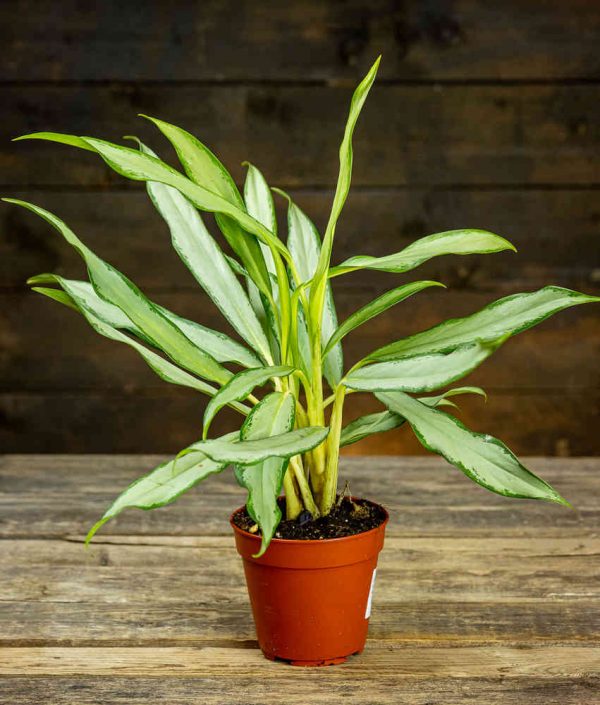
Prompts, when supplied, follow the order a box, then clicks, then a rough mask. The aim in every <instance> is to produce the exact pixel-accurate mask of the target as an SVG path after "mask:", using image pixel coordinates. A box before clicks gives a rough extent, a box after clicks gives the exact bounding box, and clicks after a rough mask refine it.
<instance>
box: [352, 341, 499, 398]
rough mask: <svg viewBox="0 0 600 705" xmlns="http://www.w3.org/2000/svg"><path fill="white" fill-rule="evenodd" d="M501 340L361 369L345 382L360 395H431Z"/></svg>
mask: <svg viewBox="0 0 600 705" xmlns="http://www.w3.org/2000/svg"><path fill="white" fill-rule="evenodd" d="M502 342H504V339H503V338H501V339H500V340H498V341H494V342H490V343H472V344H470V345H463V346H461V347H459V348H457V349H456V350H454V351H452V352H451V353H432V354H425V355H413V356H411V357H405V358H400V359H399V360H391V361H389V362H378V363H375V364H373V365H367V366H365V367H360V368H358V369H356V370H354V371H353V372H350V374H348V375H347V377H346V378H345V379H344V381H343V383H344V384H345V385H346V386H347V387H350V388H351V389H357V390H360V391H363V392H373V391H388V390H399V391H404V392H431V391H433V390H434V389H439V388H440V387H444V386H446V385H447V384H451V383H452V382H455V381H456V380H458V379H460V378H461V377H464V376H465V375H467V374H469V372H471V371H472V370H474V369H475V368H476V367H477V366H478V365H480V364H481V363H482V362H483V361H484V360H485V359H486V358H487V357H489V356H490V355H491V354H492V353H493V352H494V351H495V350H496V349H497V348H498V347H499V346H500V345H501V344H502Z"/></svg>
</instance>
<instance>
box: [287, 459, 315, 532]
mask: <svg viewBox="0 0 600 705" xmlns="http://www.w3.org/2000/svg"><path fill="white" fill-rule="evenodd" d="M290 467H291V469H292V472H293V473H294V478H295V479H296V482H297V484H298V489H299V490H300V494H301V495H302V501H303V502H304V506H305V508H306V509H308V511H309V512H310V513H311V514H312V515H313V517H314V518H315V519H316V518H317V517H318V516H319V514H320V512H319V508H318V507H317V505H316V502H315V500H314V498H313V496H312V492H311V491H310V487H309V485H308V480H307V479H306V475H305V474H304V468H303V467H302V460H301V459H300V456H298V455H296V456H294V457H293V458H291V459H290Z"/></svg>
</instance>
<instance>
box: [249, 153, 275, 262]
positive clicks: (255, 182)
mask: <svg viewBox="0 0 600 705" xmlns="http://www.w3.org/2000/svg"><path fill="white" fill-rule="evenodd" d="M244 164H245V165H246V166H247V167H248V172H247V174H246V182H245V183H244V201H245V202H246V209H247V210H248V213H249V214H250V215H251V216H252V217H253V218H254V219H255V220H258V222H259V223H262V224H263V225H264V226H265V228H267V229H268V230H270V231H271V232H272V233H273V235H277V217H276V215H275V204H274V203H273V196H272V195H271V189H270V188H269V186H268V185H267V182H266V181H265V177H264V176H263V175H262V173H261V172H260V171H259V170H258V169H257V168H256V167H255V166H253V165H252V164H250V163H249V162H244ZM260 249H261V250H262V254H263V257H264V259H265V263H266V265H267V270H268V272H269V274H272V275H276V270H275V264H274V262H273V255H272V254H271V250H270V249H269V248H268V247H267V246H266V245H265V244H264V243H262V242H261V243H260Z"/></svg>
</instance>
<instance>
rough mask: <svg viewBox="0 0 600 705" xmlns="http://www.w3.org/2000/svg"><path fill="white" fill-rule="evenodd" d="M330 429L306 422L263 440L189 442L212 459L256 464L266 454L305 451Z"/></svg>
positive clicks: (278, 455) (279, 455)
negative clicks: (304, 424)
mask: <svg viewBox="0 0 600 705" xmlns="http://www.w3.org/2000/svg"><path fill="white" fill-rule="evenodd" d="M255 408H256V407H255ZM328 433H329V429H328V428H324V427H322V426H307V427H305V428H297V429H296V430H295V431H290V432H289V433H282V434H279V435H275V436H272V437H271V438H266V439H263V440H249V441H243V442H242V441H239V442H232V441H229V442H228V441H223V440H221V439H218V438H216V439H212V440H208V441H200V442H198V443H194V444H193V445H192V446H190V449H189V451H190V452H195V451H200V452H202V453H204V454H205V455H208V457H209V458H213V460H220V461H223V462H228V463H239V464H240V465H253V464H254V463H260V462H262V461H263V460H266V459H267V458H291V457H292V456H293V455H298V454H299V453H305V452H306V451H307V450H312V449H313V448H315V447H316V446H318V445H319V444H320V443H322V442H323V441H324V440H325V438H327V434H328Z"/></svg>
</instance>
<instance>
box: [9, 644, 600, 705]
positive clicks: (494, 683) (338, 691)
mask: <svg viewBox="0 0 600 705" xmlns="http://www.w3.org/2000/svg"><path fill="white" fill-rule="evenodd" d="M241 657H243V654H241ZM280 668H281V669H282V670H281V675H280V677H279V678H278V680H277V682H276V683H273V682H272V681H271V680H269V681H266V682H264V681H261V680H259V679H257V678H254V677H252V676H250V677H237V678H236V679H235V682H234V683H233V684H231V682H230V681H228V682H227V683H224V682H223V678H222V677H217V678H214V677H205V676H203V677H199V678H182V677H177V678H169V679H167V678H154V677H148V678H139V677H138V678H134V677H129V678H126V677H123V676H113V677H111V678H102V677H93V676H88V677H81V676H72V677H69V678H65V677H62V678H58V677H52V678H48V677H43V676H36V677H13V678H6V679H3V682H2V685H3V695H4V696H5V697H6V700H5V702H6V704H7V705H9V704H10V705H30V704H31V703H37V702H43V701H45V700H50V701H51V702H52V703H53V704H55V705H72V703H73V698H74V697H75V698H76V700H77V703H78V705H98V703H102V705H109V704H110V705H113V704H114V705H117V704H119V705H121V704H122V703H123V702H126V703H127V705H141V704H142V703H143V704H144V705H145V704H146V703H148V702H153V703H164V704H165V705H172V703H173V702H177V703H178V704H179V703H181V705H198V703H199V702H201V703H202V705H224V703H227V704H229V703H236V704H237V703H244V704H245V703H253V705H254V703H257V704H258V703H260V705H280V704H281V694H282V693H285V694H286V697H288V698H290V699H292V700H296V701H300V702H302V703H306V705H313V704H314V705H339V703H340V701H342V700H344V699H348V698H352V700H353V701H354V702H355V703H359V704H361V705H362V704H364V705H367V704H368V705H389V703H390V702H402V703H406V704H407V705H432V703H435V704H436V705H437V704H438V703H440V704H441V703H443V705H465V703H467V704H469V703H475V704H477V705H480V703H482V702H485V703H502V705H523V703H524V702H526V703H527V705H581V704H582V703H586V704H587V703H589V705H597V703H598V702H600V699H599V698H598V681H597V679H596V678H595V677H589V676H585V675H584V676H583V677H580V678H573V677H568V678H562V679H561V678H547V677H544V676H534V675H531V676H528V677H522V678H515V679H511V678H505V677H504V676H500V677H498V678H495V679H478V680H472V681H466V680H465V679H455V678H445V679H443V678H432V679H422V680H421V679H415V680H411V679H404V680H402V681H399V680H398V679H397V678H395V677H394V675H389V676H386V677H385V678H381V679H376V678H373V677H371V679H369V680H367V679H365V680H361V679H359V680H357V681H356V683H355V682H354V681H353V680H347V681H346V682H341V681H337V679H336V680H334V681H332V679H331V678H330V673H331V672H332V670H333V669H321V671H320V672H319V673H315V672H314V670H311V671H310V673H298V672H297V669H296V670H295V671H293V672H290V669H284V667H283V666H281V667H280ZM346 674H348V671H346ZM504 675H505V674H504ZM372 676H373V674H372ZM228 691H230V694H229V693H228ZM224 697H226V698H227V700H224ZM391 697H392V698H394V700H392V701H391V700H390V698H391ZM3 705H4V704H3Z"/></svg>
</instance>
